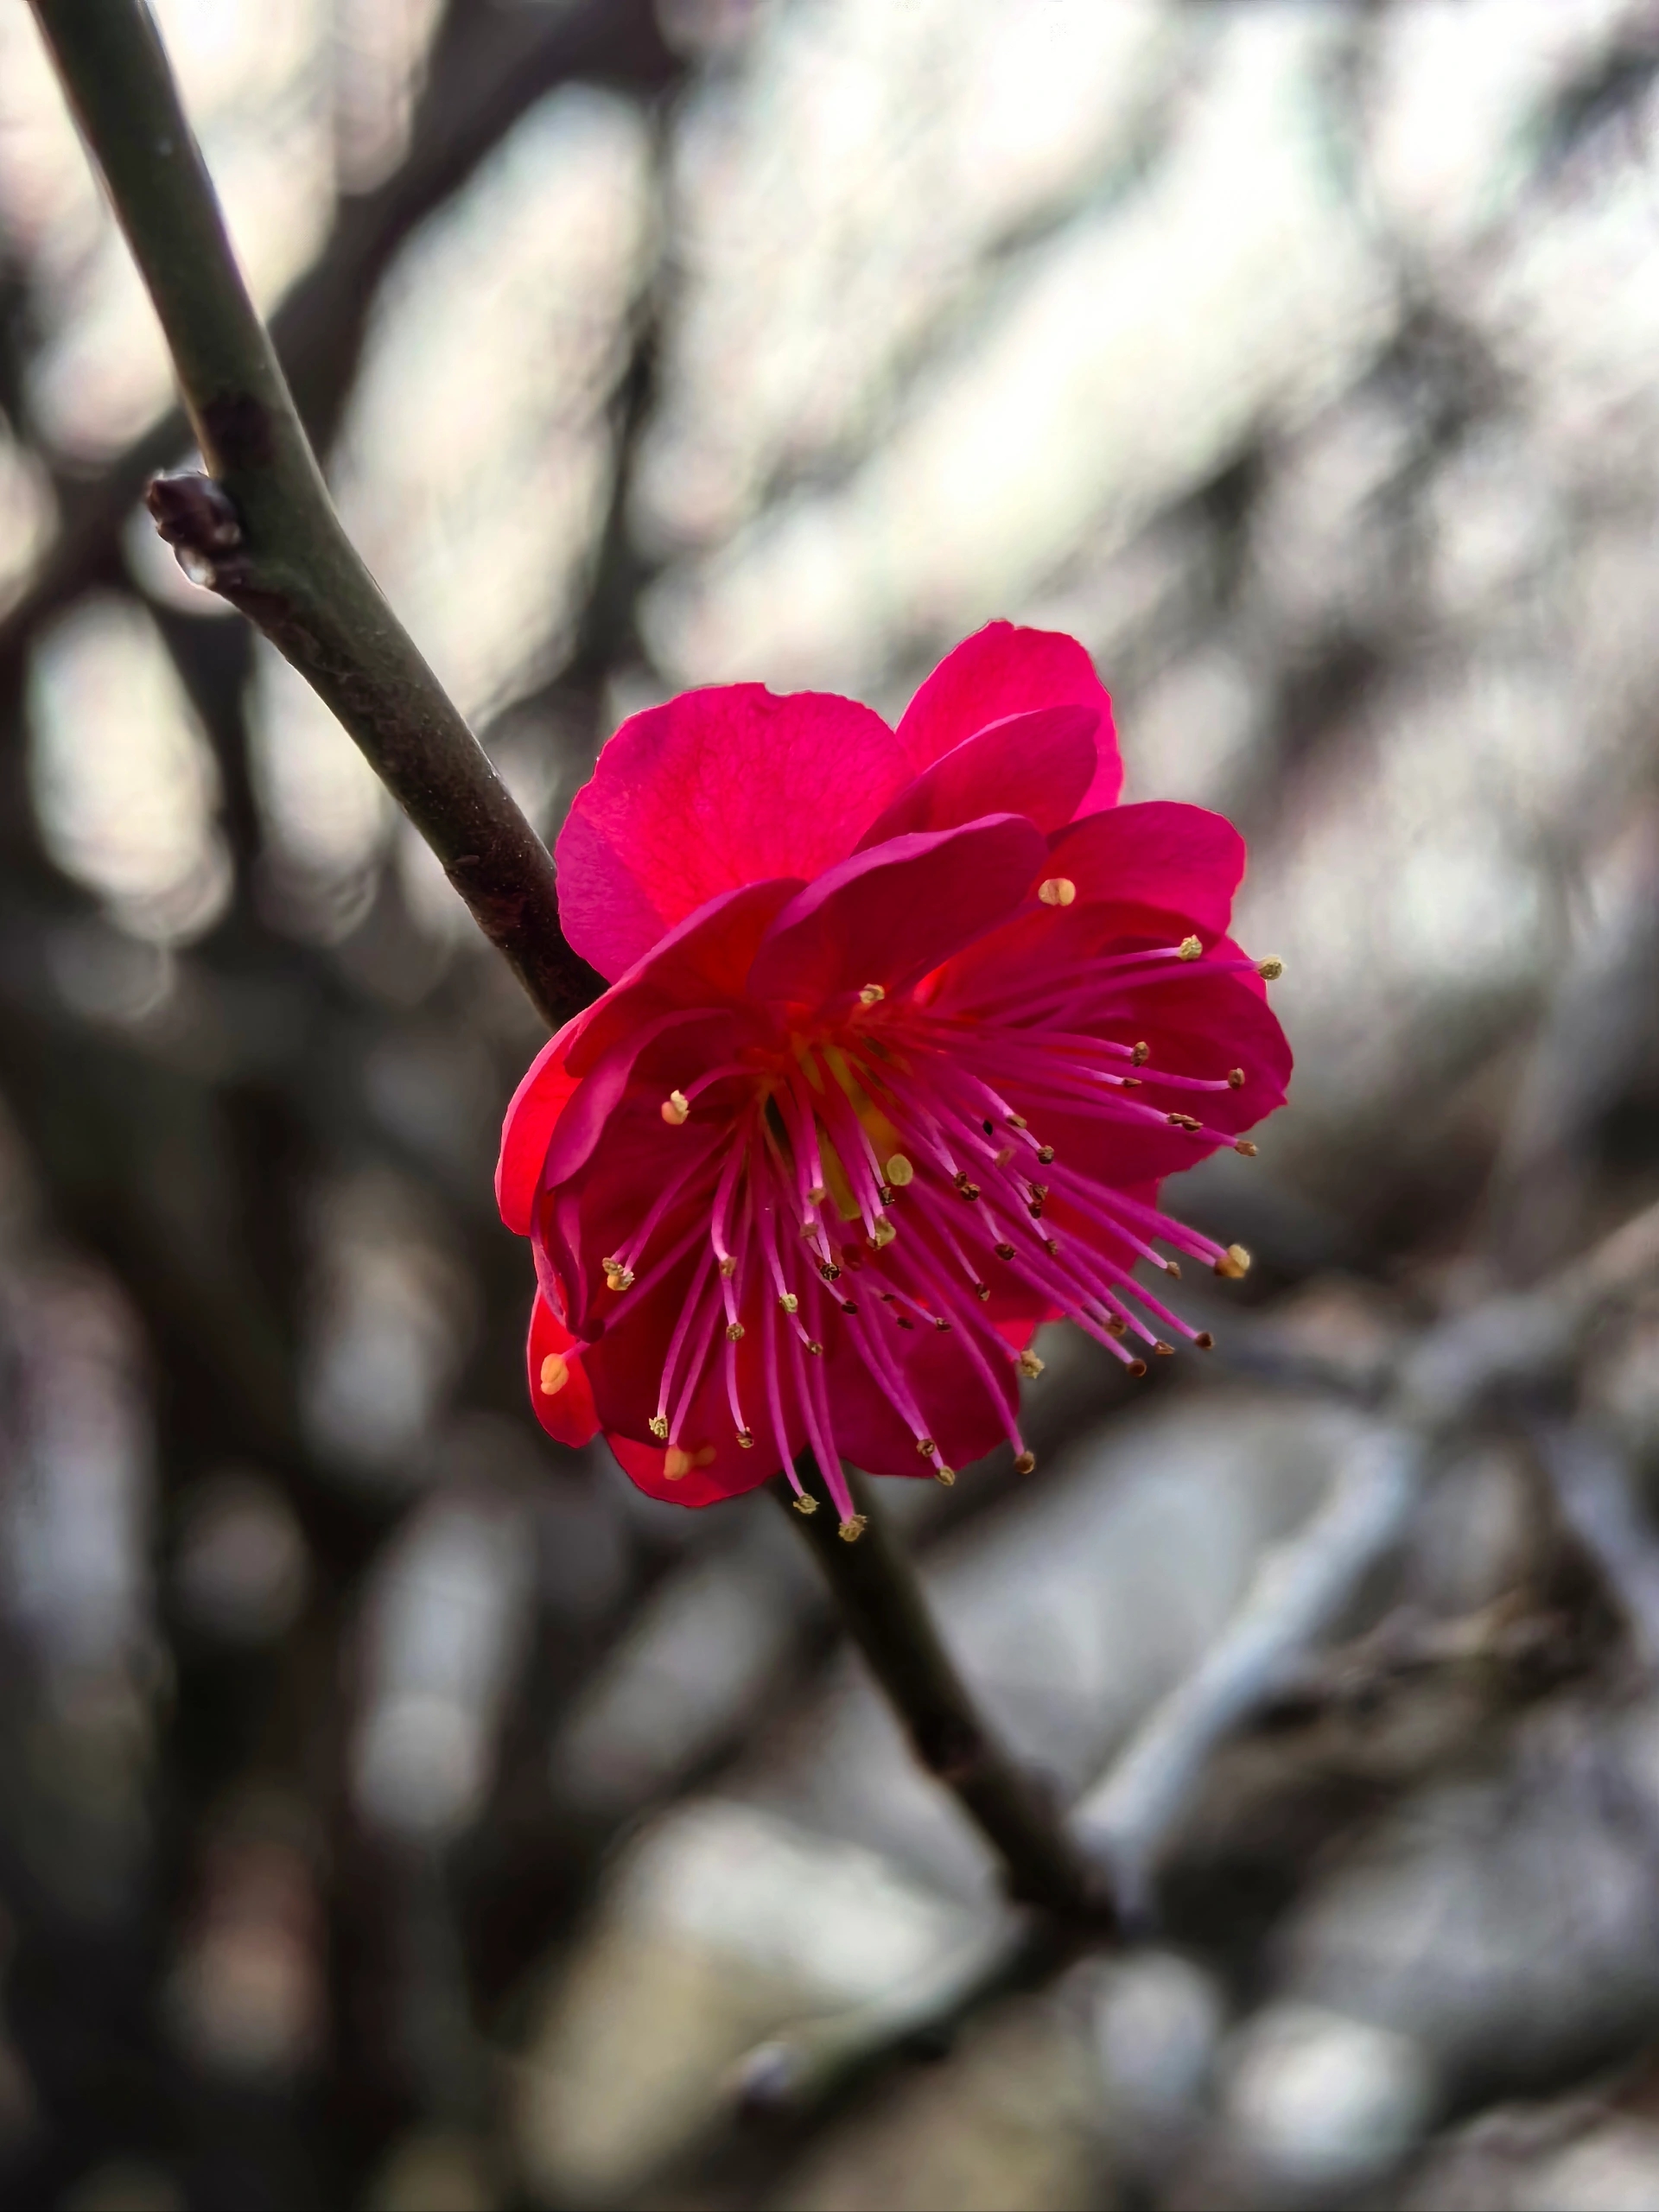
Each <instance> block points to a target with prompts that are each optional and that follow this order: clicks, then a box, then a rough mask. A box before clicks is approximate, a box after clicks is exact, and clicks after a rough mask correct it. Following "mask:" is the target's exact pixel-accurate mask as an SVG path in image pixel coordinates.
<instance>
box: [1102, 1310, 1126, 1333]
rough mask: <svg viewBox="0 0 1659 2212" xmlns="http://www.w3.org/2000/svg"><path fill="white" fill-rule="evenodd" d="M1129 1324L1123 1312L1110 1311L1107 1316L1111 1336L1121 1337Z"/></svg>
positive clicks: (1108, 1331) (1107, 1327)
mask: <svg viewBox="0 0 1659 2212" xmlns="http://www.w3.org/2000/svg"><path fill="white" fill-rule="evenodd" d="M1127 1329H1128V1322H1127V1321H1126V1320H1125V1319H1123V1316H1122V1314H1121V1313H1109V1314H1108V1315H1107V1316H1106V1333H1107V1335H1108V1336H1109V1337H1121V1336H1122V1334H1123V1333H1124V1332H1125V1331H1126V1330H1127Z"/></svg>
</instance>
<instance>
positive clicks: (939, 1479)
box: [933, 1467, 957, 1490]
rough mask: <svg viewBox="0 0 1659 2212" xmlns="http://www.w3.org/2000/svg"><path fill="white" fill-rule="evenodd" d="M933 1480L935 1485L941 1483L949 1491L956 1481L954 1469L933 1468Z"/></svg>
mask: <svg viewBox="0 0 1659 2212" xmlns="http://www.w3.org/2000/svg"><path fill="white" fill-rule="evenodd" d="M933 1479H934V1481H935V1482H936V1483H943V1484H944V1486H945V1488H946V1490H949V1489H950V1486H951V1484H953V1483H954V1482H955V1481H956V1479H957V1471H956V1469H955V1468H954V1467H935V1468H934V1470H933Z"/></svg>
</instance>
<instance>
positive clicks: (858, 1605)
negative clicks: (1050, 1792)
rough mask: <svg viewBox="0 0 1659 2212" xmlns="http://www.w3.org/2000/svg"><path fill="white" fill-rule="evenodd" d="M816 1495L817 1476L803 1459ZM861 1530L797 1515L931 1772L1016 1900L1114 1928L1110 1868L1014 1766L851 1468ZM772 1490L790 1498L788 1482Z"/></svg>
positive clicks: (820, 1515)
mask: <svg viewBox="0 0 1659 2212" xmlns="http://www.w3.org/2000/svg"><path fill="white" fill-rule="evenodd" d="M800 1473H801V1475H802V1477H803V1481H804V1489H805V1491H806V1494H807V1495H808V1496H809V1497H816V1496H818V1495H819V1493H820V1490H821V1480H820V1478H819V1472H818V1470H817V1468H816V1467H815V1466H814V1465H813V1464H812V1462H811V1460H810V1458H809V1459H803V1460H802V1462H801V1463H800ZM846 1482H847V1484H848V1487H849V1490H850V1491H851V1492H852V1496H853V1502H854V1503H855V1505H856V1507H857V1509H858V1511H859V1512H860V1514H861V1515H862V1516H864V1522H865V1526H864V1529H863V1531H862V1533H861V1535H860V1536H859V1538H858V1540H857V1541H856V1542H855V1543H843V1542H842V1540H841V1537H840V1535H839V1532H838V1530H837V1528H836V1522H835V1519H834V1517H833V1516H832V1515H831V1514H829V1513H826V1512H823V1511H820V1512H817V1513H813V1514H810V1515H806V1516H804V1515H801V1514H799V1513H798V1512H791V1516H790V1517H791V1520H792V1521H794V1522H797V1524H798V1526H799V1527H800V1528H801V1529H802V1532H803V1533H804V1535H805V1537H806V1539H807V1541H808V1542H809V1543H810V1546H811V1548H812V1549H813V1551H814V1553H815V1554H817V1560H818V1564H819V1566H820V1567H822V1568H823V1573H824V1575H825V1577H826V1579H827V1580H828V1581H829V1586H830V1589H831V1592H833V1594H834V1596H835V1599H836V1605H837V1607H838V1609H839V1611H840V1613H841V1617H842V1620H843V1621H844V1622H845V1624H846V1626H847V1630H848V1633H849V1635H850V1636H851V1637H852V1639H853V1641H854V1642H855V1643H856V1644H857V1646H858V1648H859V1649H860V1650H861V1652H862V1653H863V1655H864V1657H865V1660H866V1662H868V1666H869V1669H870V1671H871V1673H872V1674H873V1675H874V1676H875V1679H876V1681H877V1682H878V1683H879V1684H880V1687H881V1689H882V1691H883V1692H884V1694H886V1696H887V1701H888V1703H889V1704H890V1705H891V1706H892V1707H893V1712H894V1713H895V1714H896V1715H897V1717H898V1719H899V1722H900V1724H901V1725H902V1726H903V1728H904V1730H905V1732H906V1736H907V1737H908V1738H909V1740H910V1745H911V1748H912V1751H914V1752H915V1754H916V1757H917V1758H918V1760H919V1761H920V1762H921V1764H922V1765H923V1766H925V1768H926V1769H927V1770H928V1772H929V1773H930V1774H931V1775H932V1776H933V1777H935V1779H936V1780H937V1781H938V1782H940V1783H943V1784H944V1787H945V1788H946V1789H949V1790H950V1791H951V1793H952V1794H953V1795H954V1796H955V1797H956V1798H957V1802H958V1803H959V1804H960V1805H961V1806H962V1808H963V1811H964V1812H965V1813H966V1814H967V1815H968V1817H969V1820H971V1821H973V1822H974V1824H975V1826H976V1827H977V1828H978V1829H979V1831H980V1833H981V1834H982V1835H983V1836H984V1837H985V1838H986V1840H987V1841H988V1843H989V1844H990V1845H991V1847H992V1848H993V1849H994V1850H995V1853H996V1854H997V1856H998V1858H999V1859H1001V1862H1002V1866H1003V1870H1004V1872H1005V1875H1006V1878H1007V1886H1008V1891H1009V1893H1010V1895H1011V1896H1013V1897H1016V1898H1018V1899H1019V1900H1020V1902H1021V1903H1022V1904H1033V1905H1038V1906H1040V1907H1042V1908H1044V1909H1046V1910H1048V1911H1050V1912H1052V1913H1054V1914H1056V1915H1058V1916H1060V1917H1062V1918H1064V1919H1067V1920H1071V1921H1087V1922H1090V1923H1094V1925H1095V1926H1096V1928H1097V1929H1101V1928H1105V1929H1109V1927H1110V1926H1111V1925H1112V1923H1113V1917H1114V1916H1113V1909H1112V1904H1111V1897H1110V1891H1109V1885H1108V1883H1107V1880H1106V1878H1105V1877H1104V1875H1103V1873H1102V1872H1100V1871H1098V1870H1096V1868H1095V1867H1094V1866H1091V1865H1090V1862H1089V1860H1088V1859H1086V1858H1085V1856H1084V1853H1083V1852H1082V1851H1081V1850H1080V1849H1079V1848H1078V1847H1077V1844H1076V1843H1075V1842H1074V1841H1073V1840H1072V1838H1071V1835H1070V1834H1069V1833H1068V1832H1067V1829H1066V1827H1065V1821H1064V1820H1063V1819H1062V1817H1061V1815H1060V1812H1059V1810H1058V1806H1055V1805H1051V1804H1050V1803H1049V1802H1048V1801H1047V1799H1046V1796H1045V1795H1044V1793H1043V1791H1042V1790H1041V1789H1040V1788H1039V1786H1038V1784H1037V1783H1035V1782H1034V1781H1033V1778H1032V1777H1031V1776H1029V1775H1028V1774H1027V1773H1025V1772H1024V1771H1022V1770H1021V1769H1020V1767H1019V1766H1018V1765H1016V1764H1015V1763H1014V1760H1013V1758H1010V1756H1009V1754H1008V1753H1007V1751H1006V1750H1005V1749H1004V1748H1003V1746H1002V1745H1001V1743H1000V1742H999V1741H998V1739H997V1738H996V1737H995V1734H994V1733H993V1732H992V1731H991V1729H990V1727H989V1726H988V1724H987V1723H986V1721H985V1719H983V1717H982V1714H981V1713H980V1712H979V1710H978V1707H976V1704H975V1702H974V1700H973V1697H972V1694H970V1692H969V1689H968V1687H967V1685H966V1683H965V1682H964V1681H963V1679H962V1676H961V1675H960V1674H959V1673H958V1672H957V1666H956V1662H955V1661H954V1660H953V1659H952V1658H951V1656H950V1653H949V1652H948V1651H947V1650H946V1649H945V1648H944V1643H942V1642H941V1640H940V1637H939V1632H938V1628H937V1627H936V1626H935V1624H934V1620H933V1616H932V1614H931V1611H929V1609H928V1605H927V1600H926V1598H925V1596H924V1594H923V1592H922V1586H921V1583H920V1580H919V1579H918V1576H917V1573H916V1570H915V1567H913V1566H912V1562H911V1560H910V1559H909V1558H908V1556H907V1555H906V1553H905V1551H904V1550H903V1548H901V1547H900V1545H899V1543H898V1541H896V1540H895V1538H894V1536H893V1531H892V1529H890V1527H889V1526H888V1524H887V1521H886V1519H885V1518H884V1516H882V1515H881V1514H880V1512H879V1511H878V1510H877V1507H876V1503H875V1500H874V1497H872V1496H871V1494H870V1485H869V1484H868V1482H866V1481H864V1480H863V1479H862V1478H860V1477H858V1476H855V1475H854V1474H853V1473H852V1472H851V1471H848V1472H847V1475H846ZM770 1488H771V1489H772V1493H773V1495H774V1496H775V1497H777V1498H778V1499H779V1501H780V1503H783V1504H785V1505H790V1506H792V1505H793V1503H794V1499H793V1496H792V1494H791V1491H790V1490H789V1488H788V1487H787V1485H786V1484H785V1481H784V1479H783V1478H781V1477H779V1479H778V1480H777V1481H775V1482H773V1483H772V1484H771V1485H770Z"/></svg>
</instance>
